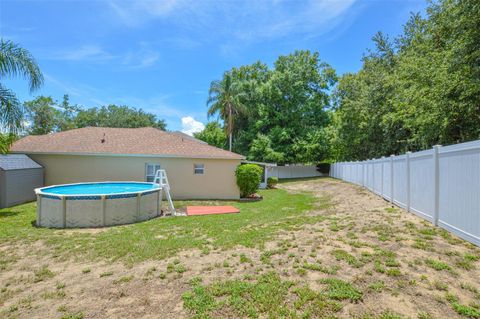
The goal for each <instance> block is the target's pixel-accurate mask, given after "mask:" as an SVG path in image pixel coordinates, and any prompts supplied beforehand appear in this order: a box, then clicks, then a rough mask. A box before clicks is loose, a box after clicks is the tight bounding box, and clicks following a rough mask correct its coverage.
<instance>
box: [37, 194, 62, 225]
mask: <svg viewBox="0 0 480 319" xmlns="http://www.w3.org/2000/svg"><path fill="white" fill-rule="evenodd" d="M40 201H41V204H40V210H41V212H40V215H41V219H40V222H41V226H43V227H51V228H63V205H62V200H61V199H60V198H53V197H52V196H40Z"/></svg>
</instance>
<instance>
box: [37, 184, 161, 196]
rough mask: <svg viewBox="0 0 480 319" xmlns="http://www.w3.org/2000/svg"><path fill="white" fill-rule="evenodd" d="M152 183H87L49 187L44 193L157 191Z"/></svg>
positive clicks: (88, 193)
mask: <svg viewBox="0 0 480 319" xmlns="http://www.w3.org/2000/svg"><path fill="white" fill-rule="evenodd" d="M157 188H158V185H157V184H152V183H86V184H71V185H60V186H53V187H47V188H43V189H42V193H45V194H55V195H108V194H125V193H135V192H143V191H148V190H150V189H151V190H153V189H157Z"/></svg>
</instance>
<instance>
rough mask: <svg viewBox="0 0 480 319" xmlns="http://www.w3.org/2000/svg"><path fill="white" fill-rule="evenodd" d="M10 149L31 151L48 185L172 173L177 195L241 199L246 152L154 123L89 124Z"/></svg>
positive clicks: (147, 178) (30, 138) (23, 141)
mask: <svg viewBox="0 0 480 319" xmlns="http://www.w3.org/2000/svg"><path fill="white" fill-rule="evenodd" d="M11 153H21V154H27V155H28V156H30V157H31V158H32V159H33V160H34V161H36V162H38V163H39V164H40V165H42V166H43V167H44V169H45V184H46V185H56V184H67V183H78V182H95V181H146V182H152V181H153V178H154V175H155V172H156V171H157V170H158V169H160V168H162V169H165V170H166V171H167V175H168V179H169V182H170V186H171V193H172V196H173V198H176V199H237V198H239V196H240V194H239V190H238V187H237V185H236V179H235V169H236V167H237V166H238V165H239V164H240V162H241V160H243V159H244V157H243V156H242V155H239V154H236V153H232V152H229V151H226V150H222V149H219V148H217V147H214V146H210V145H208V144H207V143H205V142H203V141H200V140H197V139H195V138H193V137H191V136H188V135H185V134H183V133H180V132H165V131H162V130H159V129H156V128H152V127H145V128H105V127H85V128H80V129H73V130H69V131H64V132H58V133H53V134H47V135H30V136H27V137H24V138H22V139H20V140H18V141H16V142H15V143H14V144H13V145H12V147H11Z"/></svg>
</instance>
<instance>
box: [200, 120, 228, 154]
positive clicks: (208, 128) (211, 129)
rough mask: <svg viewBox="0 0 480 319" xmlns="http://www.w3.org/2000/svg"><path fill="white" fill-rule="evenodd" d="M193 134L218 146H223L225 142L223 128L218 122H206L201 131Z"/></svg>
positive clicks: (225, 137)
mask: <svg viewBox="0 0 480 319" xmlns="http://www.w3.org/2000/svg"><path fill="white" fill-rule="evenodd" d="M193 136H194V137H195V138H198V139H199V140H202V141H204V142H207V143H208V144H210V145H212V146H216V147H219V148H225V146H226V142H227V136H226V135H225V130H224V129H222V127H221V126H220V123H218V122H209V123H207V125H205V128H204V129H203V130H202V131H201V132H198V133H193Z"/></svg>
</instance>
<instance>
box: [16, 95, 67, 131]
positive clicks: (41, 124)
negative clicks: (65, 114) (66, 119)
mask: <svg viewBox="0 0 480 319" xmlns="http://www.w3.org/2000/svg"><path fill="white" fill-rule="evenodd" d="M24 105H25V108H26V110H27V112H28V118H29V120H30V123H31V125H30V128H29V130H28V132H29V133H30V134H33V135H42V134H49V133H53V132H57V131H60V130H61V126H60V125H59V124H60V123H62V122H63V121H62V112H61V111H60V110H59V109H58V108H57V106H56V102H55V101H54V100H53V98H52V97H51V96H39V97H37V98H35V99H34V100H32V101H28V102H25V104H24Z"/></svg>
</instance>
